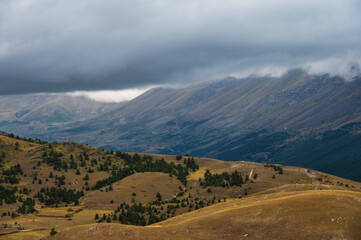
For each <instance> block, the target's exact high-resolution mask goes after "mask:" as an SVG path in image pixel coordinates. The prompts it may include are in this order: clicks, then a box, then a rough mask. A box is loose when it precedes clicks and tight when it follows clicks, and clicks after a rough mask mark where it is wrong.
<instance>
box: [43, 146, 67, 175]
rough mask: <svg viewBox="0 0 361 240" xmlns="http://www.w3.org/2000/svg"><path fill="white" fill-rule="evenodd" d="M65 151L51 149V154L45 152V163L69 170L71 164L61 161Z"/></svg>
mask: <svg viewBox="0 0 361 240" xmlns="http://www.w3.org/2000/svg"><path fill="white" fill-rule="evenodd" d="M63 156H64V155H63V153H61V152H57V151H54V150H53V149H51V150H50V152H49V154H48V153H47V152H44V153H43V163H46V164H48V165H49V166H53V167H54V170H58V171H60V170H61V169H64V170H68V168H69V166H68V164H67V163H65V162H62V161H61V157H63Z"/></svg>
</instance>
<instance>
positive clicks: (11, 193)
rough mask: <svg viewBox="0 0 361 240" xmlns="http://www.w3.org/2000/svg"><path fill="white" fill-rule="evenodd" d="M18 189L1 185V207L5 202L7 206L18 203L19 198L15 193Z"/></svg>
mask: <svg viewBox="0 0 361 240" xmlns="http://www.w3.org/2000/svg"><path fill="white" fill-rule="evenodd" d="M17 191H18V188H17V187H4V186H3V185H0V205H2V203H3V201H5V203H6V204H12V203H16V202H17V197H16V195H15V193H17Z"/></svg>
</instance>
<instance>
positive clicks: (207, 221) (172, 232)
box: [50, 190, 361, 240]
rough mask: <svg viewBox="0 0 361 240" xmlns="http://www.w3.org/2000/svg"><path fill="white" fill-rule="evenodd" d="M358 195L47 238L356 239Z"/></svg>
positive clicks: (293, 197)
mask: <svg viewBox="0 0 361 240" xmlns="http://www.w3.org/2000/svg"><path fill="white" fill-rule="evenodd" d="M360 198H361V194H360V193H357V192H350V191H333V190H326V191H301V192H290V193H288V192H287V193H277V194H264V195H258V196H254V197H249V198H245V199H236V200H230V201H228V202H225V203H220V204H216V205H213V206H210V207H206V208H204V209H200V210H197V211H196V212H191V213H186V214H183V215H181V216H178V217H174V218H172V219H169V220H166V221H164V222H161V223H159V224H154V225H151V226H148V227H133V226H125V225H120V224H91V225H83V226H78V227H73V228H68V229H66V230H64V231H63V232H61V233H59V234H58V235H56V236H54V237H52V238H50V239H119V237H120V236H121V239H147V240H148V239H149V240H151V239H159V238H161V239H359V237H360V235H361V229H360V223H361V217H360V216H361V215H360V214H361V203H360Z"/></svg>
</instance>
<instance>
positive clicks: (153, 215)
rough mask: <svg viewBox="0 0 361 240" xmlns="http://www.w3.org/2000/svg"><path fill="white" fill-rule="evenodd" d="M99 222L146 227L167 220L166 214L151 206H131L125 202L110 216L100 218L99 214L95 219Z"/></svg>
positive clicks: (140, 204)
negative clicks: (116, 222)
mask: <svg viewBox="0 0 361 240" xmlns="http://www.w3.org/2000/svg"><path fill="white" fill-rule="evenodd" d="M94 219H95V220H97V221H98V222H104V221H106V222H112V221H119V222H120V223H122V224H128V225H137V226H146V225H150V224H153V223H157V222H159V221H163V220H165V219H166V215H165V213H161V211H160V210H159V209H158V208H156V207H154V206H151V205H147V206H146V205H144V204H142V203H138V204H133V205H129V204H127V203H125V202H123V203H121V204H120V206H118V208H117V209H116V210H115V211H114V213H112V214H109V215H105V214H104V215H103V216H102V217H100V216H99V215H98V214H96V215H95V217H94Z"/></svg>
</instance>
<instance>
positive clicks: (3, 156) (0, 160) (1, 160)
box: [0, 152, 6, 167]
mask: <svg viewBox="0 0 361 240" xmlns="http://www.w3.org/2000/svg"><path fill="white" fill-rule="evenodd" d="M5 158H6V153H4V152H0V167H2V162H3V160H4V159H5Z"/></svg>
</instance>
